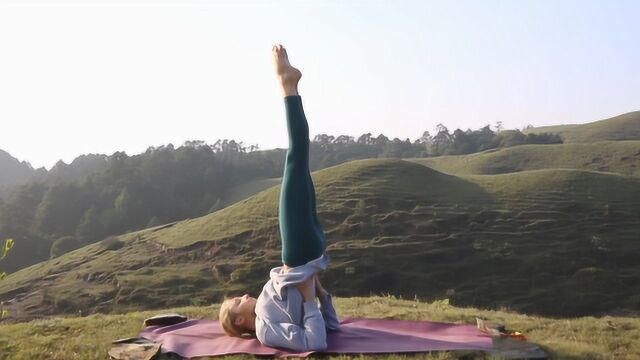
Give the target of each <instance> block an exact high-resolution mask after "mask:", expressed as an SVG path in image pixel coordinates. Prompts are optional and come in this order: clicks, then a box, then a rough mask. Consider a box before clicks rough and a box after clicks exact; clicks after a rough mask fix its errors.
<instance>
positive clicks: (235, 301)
mask: <svg viewBox="0 0 640 360" xmlns="http://www.w3.org/2000/svg"><path fill="white" fill-rule="evenodd" d="M255 308H256V299H255V298H253V297H251V296H249V295H247V294H245V295H243V296H237V297H234V298H231V299H227V300H225V301H224V302H223V303H222V305H221V306H220V314H219V316H218V318H219V319H220V325H222V328H223V329H224V332H225V333H227V335H229V336H242V335H243V334H246V333H252V332H253V331H254V330H255V320H256V313H255Z"/></svg>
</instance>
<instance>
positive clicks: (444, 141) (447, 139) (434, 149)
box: [429, 124, 451, 156]
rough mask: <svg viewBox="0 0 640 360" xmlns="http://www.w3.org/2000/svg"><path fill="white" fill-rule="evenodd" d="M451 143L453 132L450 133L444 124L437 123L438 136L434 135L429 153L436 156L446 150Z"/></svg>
mask: <svg viewBox="0 0 640 360" xmlns="http://www.w3.org/2000/svg"><path fill="white" fill-rule="evenodd" d="M450 144H451V134H449V129H447V127H446V126H444V125H443V124H438V125H436V136H434V137H433V141H432V142H431V148H430V149H429V154H430V155H435V156H439V155H442V154H444V153H445V152H446V150H447V148H448V147H449V145H450Z"/></svg>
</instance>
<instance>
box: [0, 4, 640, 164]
mask: <svg viewBox="0 0 640 360" xmlns="http://www.w3.org/2000/svg"><path fill="white" fill-rule="evenodd" d="M638 18H640V2H638V1H604V0H603V1H586V0H581V1H569V0H564V1H552V0H548V1H543V0H538V1H524V0H523V1H489V0H487V1H479V0H478V1H450V0H446V1H401V0H393V1H391V0H389V1H375V0H370V1H363V0H361V1H335V0H322V1H320V0H318V1H310V0H308V1H304V0H292V1H284V0H283V1H275V0H273V1H268V0H265V1H257V0H254V1H245V0H226V1H214V0H210V1H188V0H180V1H136V0H131V1H120V0H109V1H106V0H105V1H94V0H82V1H30V0H20V1H8V0H0V149H2V150H5V151H7V152H9V153H10V154H11V155H13V156H14V157H16V158H18V159H19V160H21V161H28V162H29V163H30V164H31V165H32V166H33V167H34V168H38V167H41V166H44V167H46V168H47V169H50V168H51V167H52V166H53V165H54V164H55V163H56V162H57V161H59V160H63V161H64V162H66V163H70V162H71V161H72V160H73V159H74V158H76V157H77V156H79V155H81V154H89V153H92V154H95V153H100V154H107V155H110V154H112V153H114V152H116V151H125V152H126V153H127V154H129V155H135V154H138V153H141V152H144V151H145V150H146V149H147V148H148V147H150V146H160V145H167V144H169V143H172V144H173V145H174V146H180V145H182V144H183V143H184V142H185V141H188V140H204V141H206V142H207V143H214V142H215V141H216V140H217V139H225V138H226V139H235V140H236V141H242V142H244V143H245V144H247V145H250V144H257V145H259V146H260V148H261V149H270V148H276V147H280V148H284V147H286V146H287V135H286V126H285V120H284V106H283V101H282V97H281V93H280V90H279V88H278V84H277V78H276V76H275V73H274V69H273V63H272V58H271V57H272V53H271V48H272V45H273V44H276V43H281V44H283V45H284V46H285V47H286V48H287V49H288V53H289V57H290V60H291V63H292V64H293V65H294V66H296V67H298V68H299V69H300V70H301V71H302V73H303V76H302V80H301V82H300V94H301V96H302V98H303V103H304V106H305V111H306V114H307V118H308V121H309V124H310V132H311V136H312V137H313V136H314V135H315V134H319V133H327V134H332V135H340V134H346V135H352V136H355V137H357V136H359V135H361V134H363V133H366V132H371V133H373V134H374V135H377V134H379V133H384V134H385V135H386V136H388V137H390V138H394V137H398V138H401V139H404V138H410V139H412V140H413V139H416V138H418V137H420V135H421V134H422V132H423V131H425V130H428V131H432V132H433V130H434V128H435V126H436V125H437V124H438V123H443V124H445V125H446V126H447V127H448V128H449V129H451V130H453V129H456V128H462V129H467V128H471V129H477V128H480V127H482V126H485V125H487V124H491V125H494V124H495V123H496V122H497V121H501V122H502V123H503V126H504V127H505V128H507V129H511V128H522V127H524V126H526V125H529V124H531V125H535V126H542V125H552V124H568V123H585V122H591V121H595V120H600V119H604V118H608V117H612V116H615V115H619V114H622V113H625V112H629V111H636V110H640V103H639V101H640V97H639V96H638V94H640V74H639V72H638V64H640V45H639V44H640V42H639V35H640V22H639V21H638Z"/></svg>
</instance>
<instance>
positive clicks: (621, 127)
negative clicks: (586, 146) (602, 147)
mask: <svg viewBox="0 0 640 360" xmlns="http://www.w3.org/2000/svg"><path fill="white" fill-rule="evenodd" d="M544 132H550V133H557V134H560V136H561V137H562V138H563V139H564V141H565V142H567V143H573V142H584V143H589V142H594V141H603V140H639V139H640V111H633V112H629V113H626V114H622V115H618V116H615V117H612V118H610V119H604V120H600V121H595V122H592V123H588V124H581V125H558V126H543V127H537V128H532V129H527V130H525V131H524V133H525V134H528V133H544Z"/></svg>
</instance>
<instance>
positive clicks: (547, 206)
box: [0, 159, 640, 318]
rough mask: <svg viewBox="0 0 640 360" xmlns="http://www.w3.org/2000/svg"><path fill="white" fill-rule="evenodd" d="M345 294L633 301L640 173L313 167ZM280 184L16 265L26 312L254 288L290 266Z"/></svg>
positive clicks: (525, 303) (13, 289) (535, 305)
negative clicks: (285, 259)
mask: <svg viewBox="0 0 640 360" xmlns="http://www.w3.org/2000/svg"><path fill="white" fill-rule="evenodd" d="M313 176H314V181H315V183H316V188H317V193H318V205H319V209H318V212H319V215H320V217H321V221H322V223H323V225H324V226H325V229H326V232H327V239H328V254H329V256H330V257H331V258H332V261H333V262H332V266H331V268H330V270H329V271H328V272H327V274H325V282H326V284H327V286H329V288H331V289H333V291H334V293H335V294H336V295H338V296H356V295H368V294H381V293H385V294H386V293H389V294H395V295H399V296H406V297H411V298H413V297H414V296H417V297H419V298H424V299H434V298H442V297H447V298H449V299H451V301H452V302H453V303H455V304H460V305H465V306H479V307H489V308H497V307H508V308H511V309H514V310H518V311H524V312H533V313H542V314H549V315H562V316H572V315H583V314H597V313H601V312H620V311H634V310H635V309H637V308H638V305H639V303H638V301H639V300H638V296H637V294H638V293H639V292H640V280H639V279H640V276H638V275H640V264H638V262H637V257H638V255H639V254H640V243H638V241H637V234H638V232H639V231H640V178H636V177H628V176H622V175H615V174H608V173H597V172H589V171H577V170H538V171H524V172H520V173H513V174H503V175H472V176H467V177H456V176H451V175H447V174H444V173H441V172H438V171H435V170H432V169H430V168H428V167H425V166H422V165H419V164H415V163H412V162H408V161H401V160H384V159H383V160H363V161H355V162H351V163H347V164H343V165H339V166H336V167H333V168H329V169H325V170H322V171H319V172H316V173H314V174H313ZM278 194H279V189H278V188H277V187H275V188H271V189H268V190H266V191H263V192H261V193H259V194H257V195H255V196H253V197H251V198H249V199H245V200H243V201H241V202H239V203H236V204H235V205H233V206H230V207H228V208H225V209H223V210H220V211H218V212H215V213H213V214H209V215H207V216H204V217H201V218H196V219H191V220H186V221H181V222H178V223H173V224H167V225H164V226H160V227H156V228H151V229H145V230H142V231H138V232H135V233H129V234H125V235H123V236H120V237H119V238H112V239H108V240H106V241H103V242H101V243H97V244H93V245H90V246H87V247H84V248H81V249H78V250H76V251H73V252H71V253H68V254H65V255H63V256H61V257H59V258H57V259H54V260H52V261H48V262H45V263H40V264H37V265H34V266H31V267H29V268H27V269H23V270H21V271H19V272H17V273H15V274H12V275H10V276H9V277H8V278H7V279H5V281H3V282H2V283H1V284H0V294H1V295H0V299H2V300H10V299H11V304H10V310H11V312H12V314H14V316H16V317H22V318H26V317H29V316H32V315H35V314H43V313H75V312H77V310H79V309H82V310H83V312H85V313H86V312H94V311H101V312H109V311H115V312H122V311H128V310H132V309H143V308H147V309H148V308H161V307H167V306H177V305H184V304H202V303H210V302H216V301H219V300H220V299H221V298H222V297H223V296H224V295H227V294H234V293H235V294H237V293H241V292H242V293H243V292H245V291H249V292H250V293H252V294H257V293H258V292H259V290H260V288H261V287H262V284H263V283H264V281H265V279H266V277H267V274H268V270H269V268H270V267H272V266H274V265H277V264H278V263H279V259H280V255H279V235H278V223H277V200H278Z"/></svg>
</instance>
